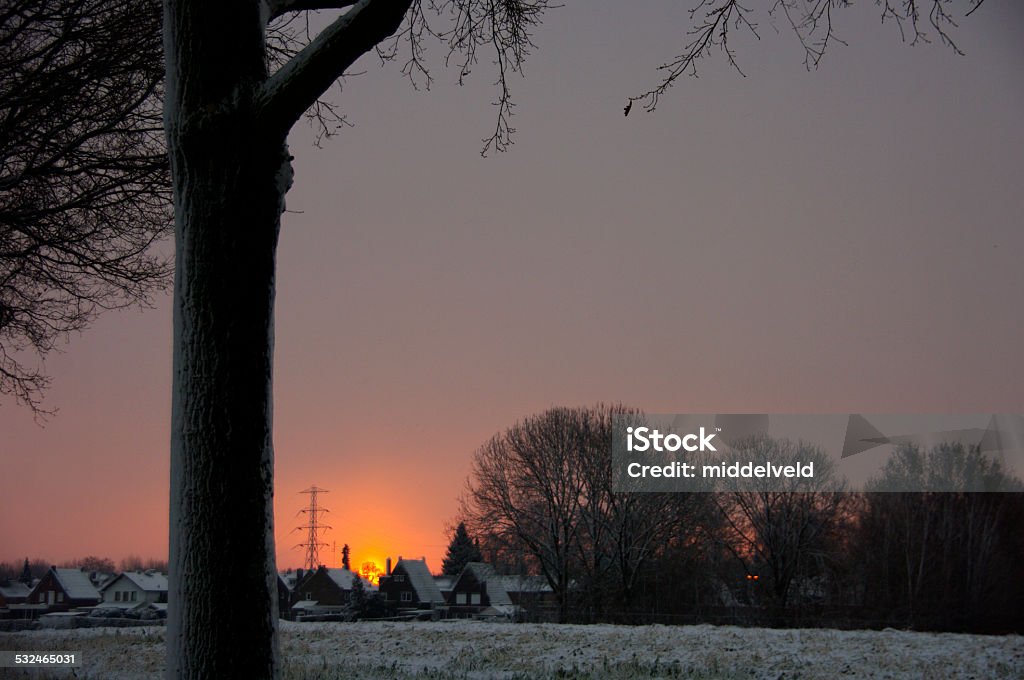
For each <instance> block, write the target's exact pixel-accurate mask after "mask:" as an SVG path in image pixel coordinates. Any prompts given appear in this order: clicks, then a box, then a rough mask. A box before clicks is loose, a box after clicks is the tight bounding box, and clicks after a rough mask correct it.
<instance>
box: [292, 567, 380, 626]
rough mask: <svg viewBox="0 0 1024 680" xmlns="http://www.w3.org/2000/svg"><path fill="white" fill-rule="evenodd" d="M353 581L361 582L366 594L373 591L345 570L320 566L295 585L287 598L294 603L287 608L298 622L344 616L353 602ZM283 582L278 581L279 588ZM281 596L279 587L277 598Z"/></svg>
mask: <svg viewBox="0 0 1024 680" xmlns="http://www.w3.org/2000/svg"><path fill="white" fill-rule="evenodd" d="M356 579H359V580H361V581H362V583H363V587H364V588H365V589H366V591H367V592H372V591H373V590H374V589H375V588H374V586H373V585H372V584H371V583H370V582H369V581H367V580H366V579H364V578H362V577H361V576H359V575H358V574H356V573H355V572H352V571H349V570H348V569H328V568H327V567H323V566H321V567H320V568H319V569H317V570H316V571H313V572H309V573H308V574H307V575H305V576H304V578H302V579H301V580H300V581H299V582H298V585H296V586H295V588H294V589H293V590H292V592H291V594H290V596H289V600H290V601H292V600H294V602H293V603H292V604H291V607H290V611H291V613H292V615H294V616H295V617H296V618H297V619H298V618H302V617H310V616H324V615H331V614H340V613H342V612H345V611H346V610H347V609H348V605H349V601H350V600H351V598H352V586H353V584H354V582H355V580H356ZM282 581H283V579H279V584H281V583H282ZM284 585H286V583H285V584H284ZM280 596H281V590H280V585H279V589H278V597H279V598H280Z"/></svg>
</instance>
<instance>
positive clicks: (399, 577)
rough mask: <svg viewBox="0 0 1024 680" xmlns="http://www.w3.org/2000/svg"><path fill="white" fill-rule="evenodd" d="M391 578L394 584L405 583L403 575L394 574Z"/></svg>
mask: <svg viewBox="0 0 1024 680" xmlns="http://www.w3.org/2000/svg"><path fill="white" fill-rule="evenodd" d="M393 578H394V579H395V583H405V574H395V575H394V576H393Z"/></svg>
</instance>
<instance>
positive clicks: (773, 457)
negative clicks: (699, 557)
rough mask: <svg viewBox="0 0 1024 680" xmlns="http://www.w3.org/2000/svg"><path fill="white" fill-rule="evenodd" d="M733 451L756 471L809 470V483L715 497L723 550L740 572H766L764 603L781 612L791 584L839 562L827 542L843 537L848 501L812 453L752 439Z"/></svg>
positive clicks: (773, 484) (775, 484)
mask: <svg viewBox="0 0 1024 680" xmlns="http://www.w3.org/2000/svg"><path fill="white" fill-rule="evenodd" d="M736 448H737V449H738V450H739V451H742V452H743V459H744V460H750V461H751V462H753V463H754V464H755V465H757V464H765V463H767V462H768V461H770V462H771V463H773V464H775V465H794V464H797V463H809V462H813V464H814V476H813V477H804V478H793V479H792V480H764V488H763V489H760V490H744V491H725V492H720V493H718V494H716V495H715V499H716V501H717V503H718V506H719V509H720V511H721V513H722V518H723V520H724V523H723V526H722V540H723V542H724V545H725V547H726V548H727V549H728V551H729V552H730V553H731V554H732V555H733V556H734V557H735V558H736V559H738V560H739V561H740V562H741V563H742V564H743V565H744V568H745V569H751V568H752V567H753V568H754V569H760V568H766V569H767V572H768V573H767V576H768V579H767V580H768V581H769V582H770V585H769V587H770V593H769V595H770V596H769V598H768V599H769V601H770V602H772V603H773V604H776V605H778V606H783V607H784V606H785V605H786V603H787V601H788V599H789V597H790V593H791V588H792V586H793V584H794V582H796V581H797V580H798V579H801V578H804V577H809V576H811V575H813V574H815V573H820V572H821V570H822V569H821V568H822V567H823V566H824V565H826V564H827V563H828V562H831V561H836V560H838V558H839V557H840V556H839V555H838V554H835V553H834V552H833V551H832V550H831V549H830V548H831V547H832V545H834V544H833V542H832V541H831V539H833V538H835V537H837V536H839V535H840V534H841V533H842V531H841V530H842V528H843V526H844V523H845V522H846V520H847V519H848V512H847V510H848V509H850V508H852V506H851V503H852V500H853V497H852V496H851V495H849V494H846V493H843V491H844V490H845V487H844V485H843V483H842V482H841V480H839V479H837V478H836V476H835V472H834V465H833V464H832V462H831V459H829V458H828V456H827V455H826V454H825V453H824V452H823V451H821V450H820V449H818V448H816V447H813V446H807V445H804V444H794V443H792V442H790V441H788V440H779V439H772V438H770V437H757V438H754V439H752V440H750V441H749V442H746V443H740V444H737V446H736ZM783 482H789V483H788V484H782V483H783ZM780 484H781V485H782V486H781V487H780ZM757 575H758V576H760V574H757Z"/></svg>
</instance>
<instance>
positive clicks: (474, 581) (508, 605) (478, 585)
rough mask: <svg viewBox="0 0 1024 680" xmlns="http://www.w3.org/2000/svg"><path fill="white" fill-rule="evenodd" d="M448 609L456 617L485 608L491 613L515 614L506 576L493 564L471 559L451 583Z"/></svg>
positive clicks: (471, 613)
mask: <svg viewBox="0 0 1024 680" xmlns="http://www.w3.org/2000/svg"><path fill="white" fill-rule="evenodd" d="M488 610H489V611H488ZM448 611H449V614H450V615H451V616H454V617H457V618H463V617H469V616H477V615H480V614H484V612H486V615H488V616H498V617H506V618H512V617H513V616H514V614H515V605H514V604H513V603H512V598H511V597H509V594H508V591H507V590H505V579H504V578H503V577H502V576H500V575H498V573H497V572H496V571H495V570H494V567H492V566H491V565H489V564H487V563H485V562H470V563H468V564H467V565H466V566H465V568H463V570H462V573H461V574H459V578H458V579H456V581H455V583H454V585H453V586H452V593H451V595H450V596H449V597H448Z"/></svg>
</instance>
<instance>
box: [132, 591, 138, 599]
mask: <svg viewBox="0 0 1024 680" xmlns="http://www.w3.org/2000/svg"><path fill="white" fill-rule="evenodd" d="M138 595H139V591H137V590H133V591H132V602H135V600H136V599H137V598H138Z"/></svg>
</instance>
